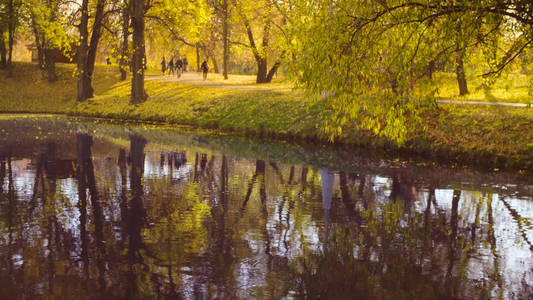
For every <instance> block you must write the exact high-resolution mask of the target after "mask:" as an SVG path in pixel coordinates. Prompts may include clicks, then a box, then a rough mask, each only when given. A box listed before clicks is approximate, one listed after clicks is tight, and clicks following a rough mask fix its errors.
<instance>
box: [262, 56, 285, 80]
mask: <svg viewBox="0 0 533 300" xmlns="http://www.w3.org/2000/svg"><path fill="white" fill-rule="evenodd" d="M284 54H285V52H284V53H282V54H281V56H280V58H279V59H278V60H277V61H276V62H275V63H274V65H273V66H272V68H270V71H268V74H267V77H266V82H272V78H273V77H274V75H275V74H276V72H277V71H278V69H279V66H280V65H281V58H282V57H283V56H284Z"/></svg>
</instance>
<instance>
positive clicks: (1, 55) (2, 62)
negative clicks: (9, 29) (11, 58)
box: [0, 27, 7, 69]
mask: <svg viewBox="0 0 533 300" xmlns="http://www.w3.org/2000/svg"><path fill="white" fill-rule="evenodd" d="M6 66H7V51H6V43H5V41H4V30H3V28H1V27H0V69H4V68H5V67H6Z"/></svg>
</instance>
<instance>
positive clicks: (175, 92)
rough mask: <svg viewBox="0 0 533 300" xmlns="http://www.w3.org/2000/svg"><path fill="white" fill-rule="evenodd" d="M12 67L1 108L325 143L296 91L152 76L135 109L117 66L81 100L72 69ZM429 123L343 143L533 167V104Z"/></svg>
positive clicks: (1, 83)
mask: <svg viewBox="0 0 533 300" xmlns="http://www.w3.org/2000/svg"><path fill="white" fill-rule="evenodd" d="M15 67H16V71H15V74H16V76H15V78H10V79H6V78H5V74H0V89H1V90H2V93H1V95H0V111H4V112H6V111H9V112H15V111H20V112H59V113H67V114H71V115H81V116H91V117H106V118H114V119H122V120H138V121H157V122H167V123H179V124H188V125H193V126H197V127H204V128H216V129H220V130H224V131H229V132H234V133H237V134H242V135H253V136H258V135H259V136H266V137H273V138H283V139H289V140H292V139H295V140H304V141H313V142H316V141H321V142H327V141H326V140H327V137H326V136H325V135H324V134H323V131H322V129H321V125H322V121H321V119H320V113H319V109H318V107H315V106H310V105H309V103H308V102H307V101H305V99H304V98H303V97H302V96H301V95H300V94H298V93H286V92H283V93H282V92H279V93H278V92H263V91H243V90H233V89H225V88H215V87H209V88H208V87H203V86H198V85H185V84H180V83H176V82H159V81H147V82H146V90H147V93H148V94H149V96H150V98H149V99H148V100H147V101H146V102H145V103H143V104H141V105H138V106H131V105H129V104H128V102H129V96H128V95H129V91H130V86H129V81H128V82H118V81H117V76H118V75H117V74H116V73H115V71H114V69H110V68H108V67H98V68H97V70H96V72H95V73H96V74H95V79H96V82H95V91H96V97H95V98H94V99H91V100H88V101H86V102H84V103H77V102H76V101H75V100H74V99H75V88H76V85H75V80H74V79H73V78H72V67H71V66H59V67H58V69H60V78H61V79H60V80H59V81H58V82H56V83H52V84H51V83H48V82H46V81H45V80H43V79H42V77H41V75H40V74H39V72H38V71H37V70H36V69H35V67H34V66H32V65H27V64H18V65H16V66H15ZM3 91H8V92H7V93H6V92H3ZM425 120H426V121H425V122H426V125H427V128H428V130H427V132H422V131H420V132H412V133H411V134H410V136H409V140H408V142H407V144H406V145H405V146H403V147H402V148H397V147H396V146H395V145H394V144H392V143H390V142H388V141H386V140H383V139H377V138H375V137H372V136H371V135H370V134H368V133H367V132H361V131H355V130H351V129H350V128H345V129H344V134H343V136H342V138H341V139H340V143H343V144H346V145H363V146H365V147H373V148H379V149H385V150H388V151H400V152H405V153H417V154H423V155H424V156H428V157H430V158H433V159H445V160H449V161H457V162H470V163H479V164H483V165H487V166H492V167H498V168H501V167H510V168H516V169H525V170H531V169H533V165H532V161H533V109H527V108H509V107H486V106H482V107H471V106H456V105H443V106H441V111H440V112H439V113H431V114H428V115H426V116H425Z"/></svg>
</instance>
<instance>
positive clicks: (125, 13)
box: [119, 0, 131, 81]
mask: <svg viewBox="0 0 533 300" xmlns="http://www.w3.org/2000/svg"><path fill="white" fill-rule="evenodd" d="M130 11H131V7H130V1H128V0H124V1H123V7H122V45H121V49H120V60H119V69H120V80H122V81H123V80H126V75H127V69H128V65H129V39H128V37H129V35H130V32H129V29H130Z"/></svg>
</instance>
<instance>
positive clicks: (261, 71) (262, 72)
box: [255, 57, 268, 83]
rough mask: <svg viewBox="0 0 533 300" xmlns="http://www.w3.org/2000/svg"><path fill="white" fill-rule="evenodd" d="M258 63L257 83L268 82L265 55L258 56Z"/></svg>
mask: <svg viewBox="0 0 533 300" xmlns="http://www.w3.org/2000/svg"><path fill="white" fill-rule="evenodd" d="M256 63H257V78H256V80H255V82H256V83H266V82H267V72H268V69H267V60H266V58H264V57H259V58H256Z"/></svg>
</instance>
